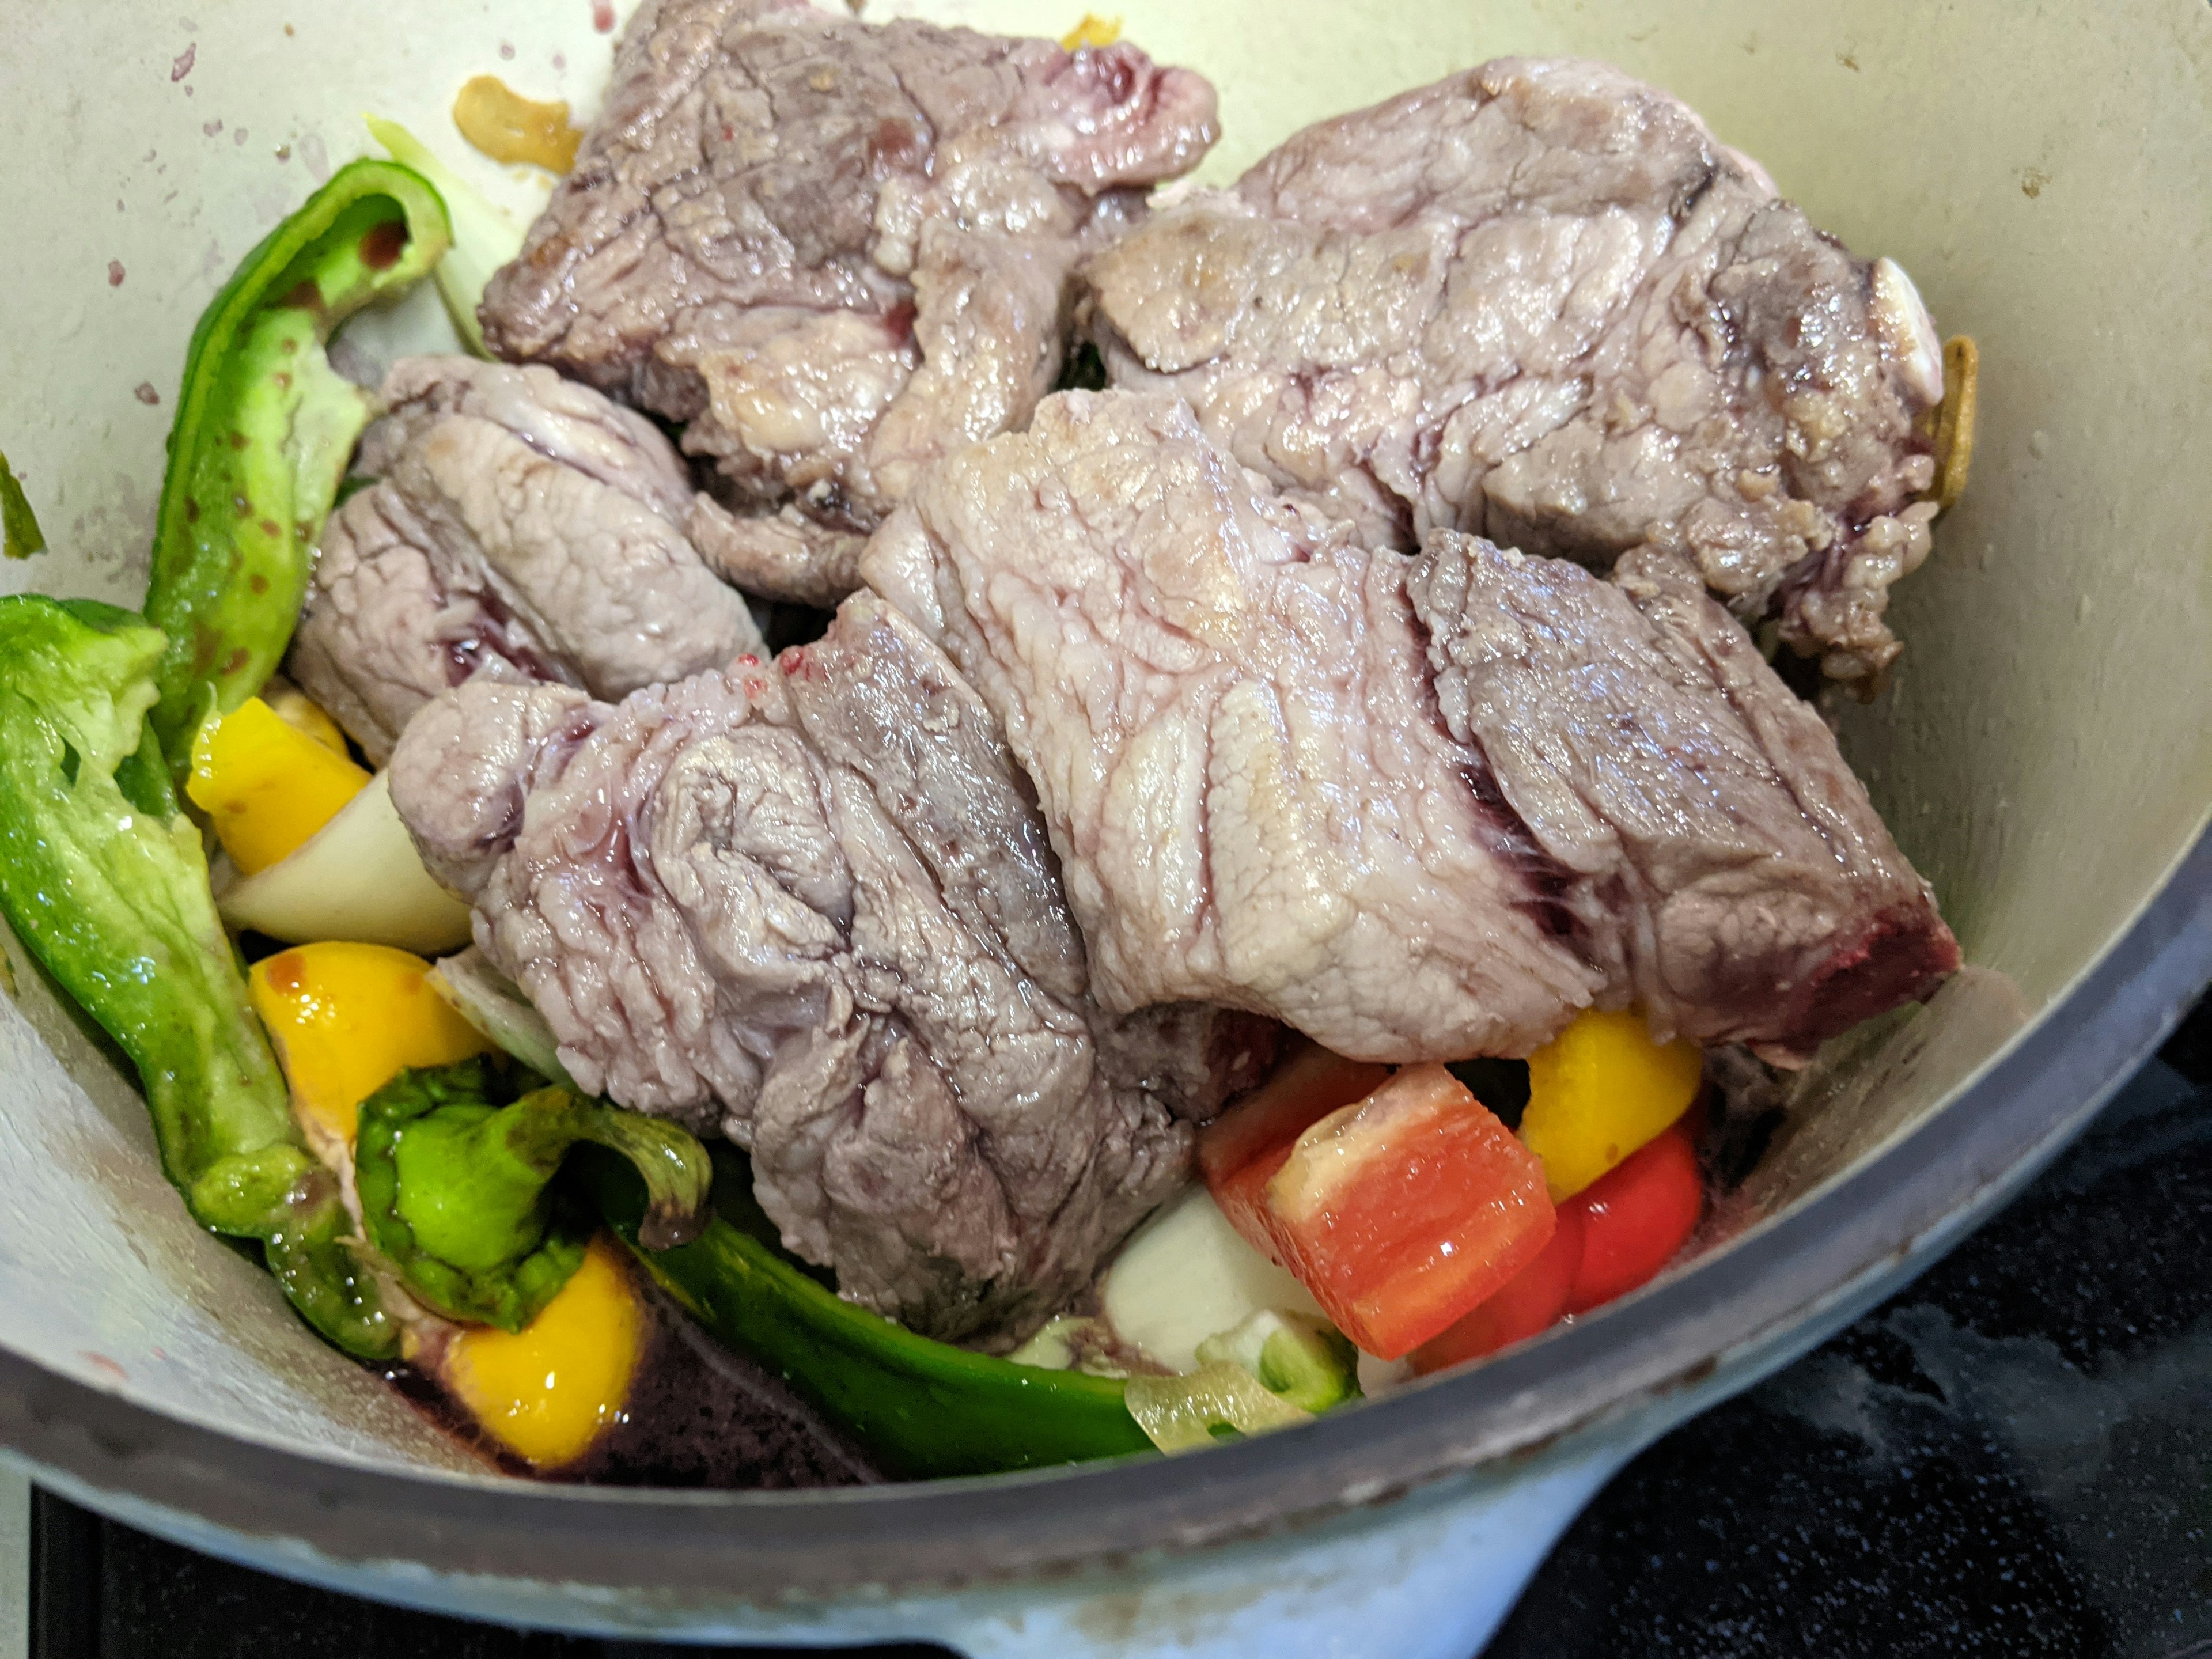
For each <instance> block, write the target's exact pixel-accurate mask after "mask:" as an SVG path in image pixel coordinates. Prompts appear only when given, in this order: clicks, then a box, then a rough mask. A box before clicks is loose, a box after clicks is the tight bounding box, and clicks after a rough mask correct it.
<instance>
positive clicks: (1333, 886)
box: [864, 392, 1958, 1061]
mask: <svg viewBox="0 0 2212 1659" xmlns="http://www.w3.org/2000/svg"><path fill="white" fill-rule="evenodd" d="M864 568H865V570H866V574H867V575H868V577H869V579H870V580H871V581H872V583H873V584H874V586H876V587H877V589H878V592H882V593H883V594H884V596H885V597H886V598H888V599H890V600H891V601H892V602H893V603H894V604H896V605H899V606H901V607H902V608H903V609H904V610H905V611H907V613H908V615H910V616H912V617H915V619H916V620H917V622H918V623H920V625H921V627H922V628H923V629H924V631H925V632H928V633H931V634H932V635H934V636H935V637H937V638H938V639H939V641H941V642H942V643H943V644H944V646H945V648H946V649H947V651H948V652H949V653H950V654H951V656H952V658H953V659H954V660H955V661H956V662H957V663H958V665H960V667H961V669H962V670H963V671H964V672H965V673H966V674H967V675H968V676H969V678H970V679H971V680H972V681H973V682H974V684H975V686H976V687H977V688H978V690H981V693H982V694H983V696H985V698H986V699H987V701H988V702H990V703H991V705H992V707H993V708H994V710H995V711H996V712H997V713H998V714H999V715H1000V719H1001V720H1002V721H1003V723H1004V726H1005V729H1006V736H1007V741H1008V744H1009V745H1010V747H1011V748H1012V751H1013V753H1014V755H1015V757H1016V758H1017V759H1018V761H1019V762H1020V763H1021V764H1022V766H1023V767H1024V769H1025V770H1026V771H1027V772H1028V774H1029V775H1030V778H1031V779H1032V780H1033V781H1034V782H1035V784H1036V791H1037V795H1038V798H1039V799H1040V801H1041V803H1042V807H1043V810H1044V814H1045V818H1046V822H1047V823H1048V825H1049V826H1050V829H1051V832H1052V836H1053V842H1054V847H1055V848H1056V849H1057V851H1058V852H1059V854H1060V860H1061V866H1062V869H1063V872H1064V876H1065V880H1066V890H1067V894H1068V898H1069V902H1070V906H1071V908H1072V909H1073V912H1074V915H1075V917H1076V920H1077V921H1078V922H1079V924H1080V926H1081V927H1082V929H1083V933H1084V937H1085V939H1086V940H1087V942H1088V943H1089V945H1090V947H1091V969H1092V984H1093V987H1094V992H1095V994H1096V995H1097V998H1098V1000H1099V1001H1100V1002H1101V1003H1102V1004H1103V1006H1106V1007H1108V1008H1109V1009H1112V1010H1115V1011H1127V1010H1130V1009H1134V1008H1141V1007H1144V1006H1147V1005H1149V1004H1152V1003H1156V1002H1164V1001H1181V1000H1193V1001H1203V1002H1212V1003H1218V1004H1221V1005H1224V1006H1233V1007H1240V1008H1245V1009H1249V1010H1251V1011H1253V1012H1259V1013H1265V1014H1268V1015H1272V1016H1274V1017H1276V1018H1281V1019H1283V1020H1285V1021H1286V1022H1288V1023H1289V1024H1292V1025H1295V1026H1297V1027H1298V1028H1299V1029H1300V1030H1304V1031H1305V1032H1307V1033H1308V1034H1309V1035H1310V1036H1313V1037H1314V1038H1315V1039H1316V1040H1317V1041H1318V1042H1321V1043H1322V1044H1323V1045H1324V1046H1326V1047H1328V1048H1333V1049H1335V1050H1337V1051H1338V1052H1340V1053H1341V1054H1349V1055H1352V1056H1355V1057H1358V1058H1362V1059H1368V1060H1386V1061H1408V1060H1451V1059H1458V1058H1462V1057H1466V1056H1469V1055H1475V1054H1506V1055H1514V1054H1527V1053H1528V1051H1529V1050H1530V1049H1531V1048H1534V1047H1535V1046H1536V1045H1538V1044H1540V1043H1541V1042H1544V1041H1545V1040H1546V1039H1547V1038H1548V1037H1550V1036H1552V1035H1553V1034H1554V1033H1555V1032H1556V1031H1558V1030H1559V1029H1560V1028H1561V1026H1563V1025H1564V1024H1565V1022H1566V1021H1567V1020H1568V1019H1569V1018H1571V1016H1572V1014H1573V1013H1574V1012H1575V1011H1576V1010H1577V1008H1579V1007H1582V1006H1588V1005H1590V1004H1592V1003H1596V1004H1599V1005H1601V1006H1616V1007H1617V1006H1624V1005H1627V1004H1630V1003H1634V1004H1637V1005H1639V1006H1642V1007H1643V1008H1644V1011H1645V1012H1646V1014H1647V1015H1648V1016H1649V1018H1650V1020H1651V1023H1652V1024H1653V1026H1654V1027H1655V1029H1656V1030H1657V1031H1658V1032H1659V1033H1660V1034H1662V1036H1663V1035H1668V1034H1671V1033H1674V1032H1680V1033H1683V1034H1686V1035H1687V1036H1692V1037H1695V1038H1697V1039H1698V1040H1699V1041H1700V1042H1709V1043H1710V1042H1752V1043H1756V1044H1759V1045H1762V1046H1763V1047H1764V1048H1765V1050H1766V1051H1767V1052H1769V1053H1770V1054H1776V1055H1778V1056H1793V1055H1799V1054H1804V1053H1806V1052H1808V1051H1809V1049H1810V1048H1811V1047H1812V1046H1813V1045H1814V1044H1815V1043H1817V1042H1819V1041H1820V1039H1822V1038H1824V1037H1826V1036H1830V1035H1832V1034H1834V1033H1835V1032H1838V1031H1839V1030H1844V1029H1845V1028H1847V1027H1848V1026H1850V1025H1851V1024H1856V1023H1857V1021H1858V1020H1860V1019H1862V1018H1865V1017H1866V1016H1867V1015H1869V1014H1870V1013H1873V1012H1879V1011H1880V1010H1881V1009H1883V1008H1887V1007H1889V1006H1893V1005H1894V1004H1896V1003H1898V1002H1900V1001H1903V1000H1909V999H1911V998H1915V997H1918V996H1920V995H1923V994H1925V993H1926V992H1927V991H1929V989H1931V988H1932V987H1933V986H1934V984H1935V983H1936V981H1939V980H1940V979H1941V978H1942V976H1943V975H1945V974H1946V973H1948V971H1949V970H1950V969H1952V968H1953V967H1954V966H1955V965H1956V963H1957V960H1958V956H1957V946H1956V945H1955V944H1954V941H1953V940H1952V938H1951V935H1950V933H1949V931H1948V929H1947V928H1946V927H1944V925H1943V923H1942V920H1941V919H1940V917H1938V915H1936V907H1935V903H1934V900H1933V898H1932V896H1931V895H1930V893H1929V890H1928V888H1927V886H1926V884H1924V883H1923V881H1922V880H1921V879H1920V878H1919V877H1918V876H1917V874H1916V873H1915V872H1913V870H1912V868H1911V865H1910V864H1908V863H1907V862H1906V860H1905V857H1904V855H1903V854H1901V853H1900V852H1899V850H1898V848H1897V847H1896V845H1895V843H1894V842H1893V841H1892V840H1891V838H1890V836H1889V834H1888V832H1887V829H1884V827H1883V825H1882V823H1881V819H1880V817H1878V816H1877V815H1876V813H1875V810H1874V808H1873V806H1872V805H1870V804H1869V801H1868V799H1867V798H1866V793H1865V791H1864V790H1863V788H1862V787H1860V785H1859V783H1858V781H1857V779H1856V778H1855V777H1853V776H1852V775H1851V773H1850V770H1849V769H1848V768H1847V767H1846V766H1845V765H1844V762H1843V760H1842V757H1840V755H1839V754H1838V751H1837V749H1836V745H1835V740H1834V738H1833V737H1832V735H1831V734H1830V733H1829V732H1828V730H1827V728H1826V726H1824V725H1823V724H1822V723H1821V722H1820V720H1819V718H1818V717H1817V716H1816V715H1814V714H1813V713H1812V712H1811V711H1810V710H1809V709H1808V708H1805V707H1804V706H1803V705H1802V703H1800V702H1798V701H1797V699H1796V698H1795V697H1794V696H1792V695H1791V694H1790V692H1789V690H1787V689H1786V688H1785V687H1784V685H1783V684H1781V682H1780V680H1779V679H1778V678H1777V677H1776V675H1775V674H1774V672H1773V671H1772V670H1771V668H1770V667H1769V666H1768V665H1766V663H1765V661H1764V660H1763V659H1761V658H1760V657H1759V653H1757V651H1756V650H1755V649H1754V648H1753V645H1752V642H1751V641H1750V639H1749V636H1748V635H1746V634H1745V632H1744V630H1743V629H1742V627H1741V625H1740V624H1739V623H1736V622H1735V620H1734V619H1733V618H1731V617H1729V615H1728V614H1727V613H1726V612H1725V611H1723V610H1722V609H1721V608H1720V607H1719V606H1718V605H1717V604H1715V603H1714V602H1713V601H1712V600H1711V599H1710V598H1709V597H1707V596H1706V594H1705V592H1704V591H1703V588H1702V586H1700V585H1699V582H1698V580H1696V577H1695V575H1694V574H1692V573H1691V572H1690V571H1689V570H1688V569H1687V568H1686V567H1684V566H1683V565H1682V564H1681V563H1680V562H1679V560H1678V558H1677V557H1675V556H1668V555H1662V554H1658V553H1656V552H1651V551H1649V550H1646V551H1644V552H1639V553H1638V554H1635V555H1633V556H1631V557H1629V558H1628V559H1626V560H1624V561H1623V563H1622V568H1621V569H1620V572H1619V573H1618V580H1616V581H1614V582H1610V583H1608V582H1607V581H1604V580H1601V579H1599V578H1597V577H1595V576H1593V575H1592V574H1589V572H1588V571H1587V570H1585V569H1583V568H1582V567H1581V566H1579V565H1577V564H1574V563H1572V562H1567V561H1563V560H1553V559H1545V558H1541V557H1536V556H1526V555H1522V554H1519V553H1509V552H1504V551H1501V550H1498V549H1497V548H1496V547H1494V546H1492V545H1491V544H1488V543H1486V542H1482V541H1480V540H1478V539H1476V538H1471V537H1468V536H1466V535H1464V534H1463V533H1462V532H1451V531H1439V532H1431V536H1430V537H1429V538H1428V544H1427V546H1426V548H1425V550H1424V551H1423V552H1422V553H1421V554H1420V555H1419V556H1418V557H1409V556H1405V555H1401V554H1399V553H1396V552H1394V551H1390V550H1387V549H1375V548H1373V547H1371V546H1370V545H1369V544H1367V543H1366V542H1365V541H1364V539H1363V538H1361V536H1360V535H1359V533H1358V530H1357V528H1356V527H1355V526H1353V525H1352V524H1351V523H1350V522H1348V521H1346V520H1332V519H1330V518H1328V516H1326V515H1325V514H1324V513H1322V512H1321V511H1320V510H1318V508H1317V507H1316V506H1315V505H1314V504H1313V502H1311V501H1300V500H1297V499H1292V498H1290V497H1286V496H1285V495H1282V494H1279V493H1278V491H1277V489H1275V487H1274V486H1273V484H1272V483H1269V482H1268V481H1267V479H1266V478H1264V477H1261V475H1260V474H1259V473H1257V472H1255V471H1249V470H1248V469H1246V468H1244V467H1243V466H1240V465H1238V464H1237V461H1236V460H1235V459H1233V458H1232V457H1231V455H1229V454H1228V453H1225V451H1224V450H1223V449H1222V448H1221V447H1219V446H1218V444H1216V443H1215V442H1214V441H1212V439H1211V438H1209V437H1208V436H1207V435H1206V432H1205V430H1204V429H1203V428H1202V427H1201V425H1200V422H1199V420H1198V418H1197V417H1196V416H1194V413H1193V411H1192V410H1190V408H1189V406H1188V404H1183V403H1182V402H1180V401H1179V400H1177V399H1175V398H1170V397H1164V396H1160V395H1156V394H1153V395H1147V394H1139V393H1134V392H1105V393H1087V392H1067V393H1063V394H1060V395H1057V396H1054V397H1053V398H1048V399H1047V400H1046V401H1045V403H1044V404H1042V405H1041V406H1040V408H1039V409H1038V410H1037V413H1036V418H1035V420H1034V421H1033V422H1031V425H1030V430H1029V431H1028V432H1027V433H1026V434H1022V435H1008V436H1003V437H1000V438H995V439H993V440H991V441H988V442H987V443H985V444H981V445H979V446H976V447H973V448H970V449H969V450H966V451H964V452H963V453H961V454H959V455H957V456H955V457H953V458H951V459H950V460H948V461H946V462H945V463H943V464H942V465H939V467H938V468H936V469H934V470H933V471H932V473H931V474H930V475H929V476H928V477H927V478H925V479H924V480H923V482H922V483H921V485H920V486H919V487H918V488H917V489H915V492H914V494H913V495H912V496H911V497H910V498H909V500H908V502H907V504H906V506H905V507H902V509H901V510H900V512H899V513H897V514H896V515H894V517H893V518H892V520H890V522H889V523H888V524H886V525H885V526H884V529H883V530H882V531H881V532H878V535H877V537H876V538H875V540H874V541H873V543H872V544H871V546H870V549H869V552H868V556H867V559H866V562H865V565H864Z"/></svg>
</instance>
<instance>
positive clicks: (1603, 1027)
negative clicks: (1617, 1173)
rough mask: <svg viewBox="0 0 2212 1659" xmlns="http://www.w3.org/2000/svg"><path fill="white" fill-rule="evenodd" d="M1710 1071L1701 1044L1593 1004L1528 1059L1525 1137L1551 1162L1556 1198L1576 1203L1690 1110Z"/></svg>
mask: <svg viewBox="0 0 2212 1659" xmlns="http://www.w3.org/2000/svg"><path fill="white" fill-rule="evenodd" d="M1704 1066H1705V1054H1704V1051H1703V1050H1701V1049H1700V1048H1699V1047H1698V1045H1697V1044H1696V1043H1694V1042H1687V1041H1686V1040H1683V1039H1680V1038H1677V1039H1676V1040H1675V1041H1674V1042H1669V1043H1666V1044H1663V1045H1662V1044H1660V1043H1656V1042H1653V1041H1652V1040H1651V1031H1650V1027H1649V1026H1647V1025H1646V1024H1644V1017H1643V1016H1642V1015H1641V1014H1638V1013H1636V1012H1622V1013H1601V1012H1598V1011H1597V1010H1596V1009H1594V1008H1593V1009H1587V1010H1585V1011H1584V1012H1582V1013H1580V1014H1577V1016H1576V1017H1575V1020H1574V1023H1573V1024H1571V1025H1569V1026H1568V1027H1567V1029H1566V1030H1564V1031H1562V1032H1560V1033H1559V1036H1555V1037H1553V1039H1552V1040H1551V1041H1550V1042H1547V1043H1546V1044H1545V1045H1544V1046H1543V1047H1542V1048H1539V1049H1537V1050H1536V1052H1535V1053H1534V1054H1531V1055H1529V1056H1528V1109H1526V1110H1525V1111H1523V1112H1522V1115H1521V1140H1522V1145H1524V1146H1527V1147H1528V1150H1529V1151H1530V1152H1534V1153H1535V1154H1536V1155H1537V1156H1538V1157H1539V1158H1542V1159H1543V1160H1544V1182H1545V1185H1546V1186H1547V1187H1549V1188H1551V1192H1552V1202H1553V1203H1554V1204H1563V1203H1565V1201H1566V1200H1568V1199H1570V1198H1572V1197H1573V1196H1574V1195H1575V1194H1577V1193H1578V1192H1580V1191H1582V1190H1583V1188H1585V1187H1587V1186H1589V1184H1590V1183H1591V1182H1594V1181H1595V1180H1596V1179H1597V1178H1598V1177H1599V1176H1601V1175H1603V1174H1605V1173H1606V1172H1607V1170H1611V1169H1612V1168H1613V1166H1614V1165H1615V1164H1619V1163H1620V1161H1621V1159H1623V1158H1626V1157H1627V1156H1628V1155H1629V1154H1630V1153H1631V1152H1634V1151H1636V1150H1637V1148H1638V1147H1639V1146H1644V1144H1645V1143H1646V1142H1648V1141H1650V1140H1652V1139H1656V1137H1657V1136H1658V1135H1659V1134H1661V1133H1662V1132H1663V1131H1665V1130H1666V1129H1667V1128H1668V1127H1669V1126H1670V1125H1671V1124H1673V1123H1674V1121H1675V1119H1677V1118H1679V1117H1680V1116H1681V1115H1682V1114H1683V1113H1684V1112H1686V1111H1687V1110H1689V1109H1690V1103H1691V1102H1692V1101H1693V1100H1695V1099H1696V1098H1697V1097H1698V1088H1699V1082H1700V1080H1701V1079H1702V1076H1703V1073H1704Z"/></svg>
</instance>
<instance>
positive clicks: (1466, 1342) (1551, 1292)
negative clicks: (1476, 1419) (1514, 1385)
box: [1413, 1203, 1583, 1376]
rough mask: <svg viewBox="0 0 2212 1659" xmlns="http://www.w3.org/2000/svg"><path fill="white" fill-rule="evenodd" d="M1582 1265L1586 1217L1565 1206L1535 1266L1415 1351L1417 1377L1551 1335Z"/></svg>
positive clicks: (1528, 1268)
mask: <svg viewBox="0 0 2212 1659" xmlns="http://www.w3.org/2000/svg"><path fill="white" fill-rule="evenodd" d="M1582 1261H1583V1212H1582V1210H1581V1208H1580V1207H1579V1206H1578V1205H1577V1204H1572V1203H1570V1204H1565V1205H1563V1206H1560V1208H1559V1225H1558V1226H1557V1227H1556V1228H1554V1229H1553V1233H1552V1238H1551V1242H1550V1243H1547V1245H1545V1246H1544V1248H1543V1249H1542V1250H1541V1251H1540V1252H1539V1253H1538V1254H1537V1256H1536V1259H1535V1260H1534V1261H1531V1262H1530V1263H1529V1264H1528V1266H1527V1267H1523V1268H1522V1270H1521V1271H1520V1272H1519V1273H1516V1274H1514V1275H1513V1277H1512V1278H1510V1279H1507V1280H1506V1281H1505V1283H1504V1285H1501V1286H1500V1287H1499V1288H1498V1290H1496V1291H1492V1293H1491V1295H1490V1296H1489V1297H1487V1298H1486V1299H1485V1300H1484V1301H1483V1302H1482V1303H1481V1304H1480V1305H1478V1306H1477V1307H1476V1309H1475V1310H1474V1312H1473V1313H1471V1314H1469V1315H1468V1316H1467V1317H1466V1318H1464V1319H1462V1320H1461V1321H1460V1322H1459V1323H1457V1324H1456V1325H1454V1326H1453V1327H1451V1328H1450V1329H1449V1330H1447V1331H1445V1332H1444V1333H1443V1334H1442V1335H1441V1336H1434V1337H1431V1338H1430V1339H1429V1340H1427V1341H1426V1342H1424V1343H1423V1344H1421V1346H1419V1347H1418V1348H1416V1349H1414V1350H1413V1370H1414V1372H1415V1373H1416V1374H1417V1375H1419V1376H1426V1375H1427V1374H1428V1373H1429V1372H1431V1371H1440V1370H1443V1369H1444V1367H1445V1366H1447V1365H1456V1364H1459V1363H1460V1362H1461V1361H1462V1360H1463V1359H1480V1358H1482V1357H1483V1356H1484V1355H1485V1354H1492V1353H1496V1352H1498V1350H1499V1349H1500V1348H1504V1347H1510V1346H1512V1345H1513V1344H1514V1343H1516V1342H1520V1341H1522V1340H1526V1339H1527V1338H1528V1337H1532V1336H1534V1335H1535V1334H1537V1333H1538V1332H1540V1331H1544V1330H1548V1329H1550V1328H1551V1327H1552V1326H1553V1325H1554V1324H1556V1323H1558V1322H1559V1316H1560V1315H1562V1314H1564V1313H1565V1312H1566V1310H1567V1303H1568V1299H1569V1297H1570V1295H1571V1292H1572V1291H1573V1289H1574V1282H1575V1274H1576V1273H1577V1272H1578V1271H1579V1270H1580V1269H1581V1267H1582Z"/></svg>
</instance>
